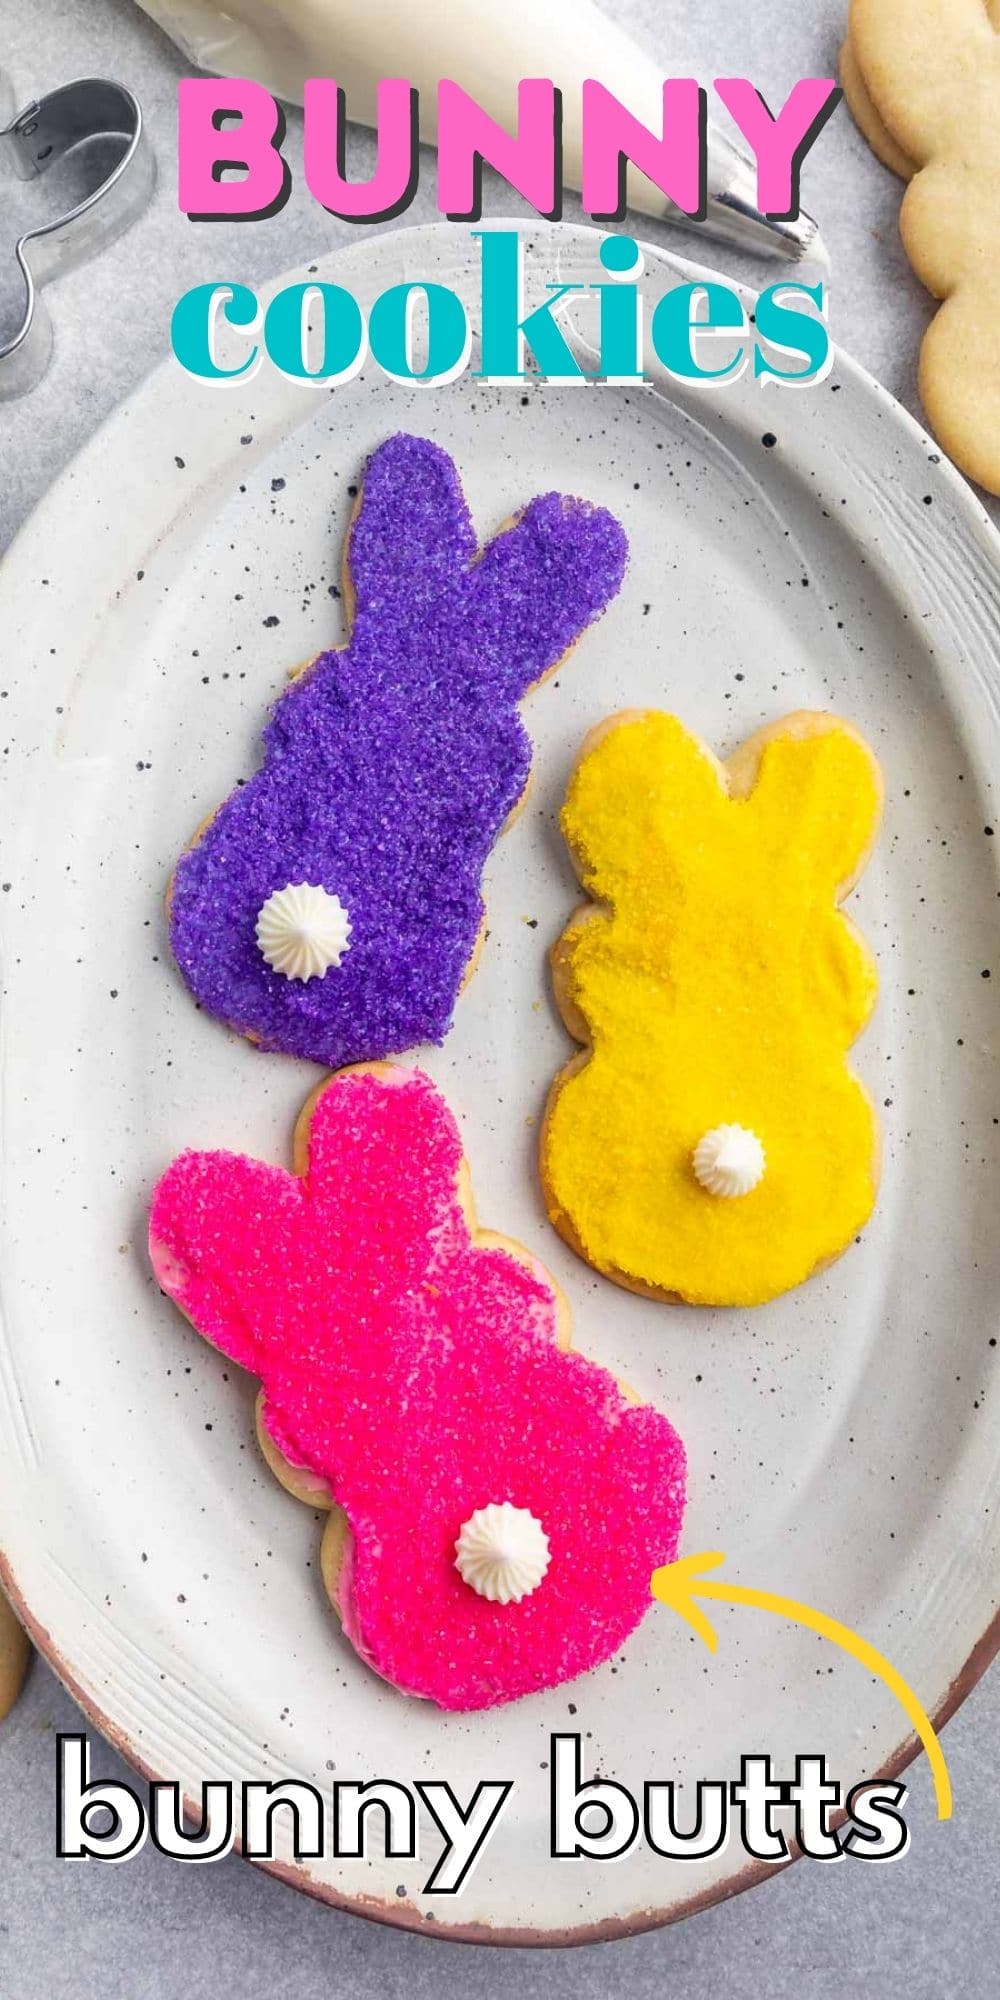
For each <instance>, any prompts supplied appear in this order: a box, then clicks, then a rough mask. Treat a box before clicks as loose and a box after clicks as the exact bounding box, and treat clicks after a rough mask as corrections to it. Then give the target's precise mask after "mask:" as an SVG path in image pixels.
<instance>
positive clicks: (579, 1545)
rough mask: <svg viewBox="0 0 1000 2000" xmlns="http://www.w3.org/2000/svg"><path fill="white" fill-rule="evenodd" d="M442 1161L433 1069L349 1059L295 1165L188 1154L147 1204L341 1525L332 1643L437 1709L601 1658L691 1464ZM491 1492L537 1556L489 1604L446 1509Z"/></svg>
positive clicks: (218, 1335)
mask: <svg viewBox="0 0 1000 2000" xmlns="http://www.w3.org/2000/svg"><path fill="white" fill-rule="evenodd" d="M461 1160H462V1155H461V1146H460V1142H459V1137H458V1132H457V1129H456V1126H455V1123H454V1120H453V1118H452V1116H451V1114H450V1112H449V1110H448V1108H447V1106H446V1105H445V1103H444V1101H443V1100H442V1098H441V1097H440V1096H439V1095H438V1094H437V1092H436V1091H435V1089H434V1087H433V1085H432V1084H431V1083H430V1081H429V1079H428V1078H427V1077H425V1076H422V1075H421V1074H420V1073H419V1072H414V1071H406V1070H399V1071H385V1070H382V1071H380V1072H377V1073H373V1072H372V1071H356V1072H347V1073H345V1074H342V1075H340V1076H336V1077H334V1078H333V1079H332V1080H331V1082H330V1083H329V1084H327V1085H326V1087H325V1088H324V1089H323V1091H322V1093H321V1095H320V1096H319V1098H318V1100H317V1102H316V1104H315V1107H314V1110H313V1115H312V1124H311V1129H310V1139H309V1162H308V1171H307V1173H306V1175H305V1176H304V1177H303V1178H299V1177H297V1176H296V1175H294V1174H290V1173H286V1172H284V1171H283V1170H282V1169H280V1168H276V1167H269V1166H265V1165H263V1164H261V1163H260V1162H259V1161H256V1160H250V1159H246V1158H243V1157H241V1156H239V1155H235V1154H231V1153H193V1152H188V1153H182V1154H181V1155H180V1157H179V1158H178V1159H177V1160H175V1161H174V1163H173V1165H172V1166H171V1167H170V1168H169V1169H168V1171H167V1173H166V1174H165V1175H164V1176H163V1179H162V1180H161V1181H160V1183H159V1186H158V1187H157V1189H156V1192H155V1195H154V1199H153V1205H152V1214H151V1221H150V1248H151V1254H152V1259H153V1265H154V1269H155V1271H156V1275H157V1277H158V1279H159V1282H160V1284H161V1286H162V1287H163V1289H164V1291H166V1292H168V1293H169V1294H170V1296H171V1297H173V1298H174V1299H176V1301H177V1303H178V1304H179V1305H180V1306H181V1307H182V1309H183V1310H184V1312H186V1313H187V1314H188V1316H189V1317H190V1319H191V1320H192V1321H193V1323H194V1325H195V1326H196V1327H197V1328H198V1329H199V1331H200V1332H201V1333H203V1334H204V1335H205V1336H206V1337H207V1339H209V1340H211V1341H212V1342H213V1343H214V1345H215V1346H217V1347H218V1348H220V1349H221V1351H222V1352H223V1353H224V1354H227V1355H229V1356H230V1358H231V1359H232V1360H233V1361H236V1362H238V1363H239V1364H240V1365H241V1366H242V1367H244V1368H248V1369H250V1370H251V1371H252V1372H253V1373H254V1374H255V1375H257V1376H259V1377H260V1379H261V1381H262V1383H263V1387H264V1393H265V1422H266V1425H267V1429H268V1431H269V1433H270V1435H271V1437H272V1438H273V1439H274V1441H275V1443H276V1444H277V1445H278V1447H279V1449H280V1450H281V1451H282V1452H283V1453H284V1454H285V1456H286V1457H287V1458H288V1459H290V1460H291V1461H292V1462H293V1463H294V1464H297V1465H301V1466H308V1467H309V1468H310V1469H311V1470H312V1471H313V1472H315V1473H317V1474H318V1475H319V1476H320V1477H322V1478H324V1479H326V1480H327V1481H328V1482H329V1485H330V1487H331V1489H332V1491H333V1493H334V1495H335V1498H336V1500H337V1502H338V1504H339V1506H340V1507H341V1508H342V1509H343V1511H344V1513H345V1515H346V1517H347V1521H348V1523H349V1526H350V1529H351V1536H352V1538H353V1549H352V1551H351V1554H350V1558H349V1560H348V1562H346V1563H345V1566H344V1569H343V1571H342V1575H341V1580H340V1598H341V1603H340V1606H339V1608H340V1609H341V1611H342V1614H343V1617H344V1626H345V1631H346V1632H347V1634H348V1637H350V1638H351V1639H352V1641H353V1643H354V1644H355V1645H356V1647H357V1649H358V1651H359V1652H360V1653H361V1655H362V1657H363V1658H365V1659H366V1660H367V1661H368V1662H369V1663H370V1664H371V1665H372V1666H373V1667H374V1668H375V1669H376V1670H377V1671H378V1672H379V1673H380V1674H382V1675H383V1676H384V1677H385V1679H386V1680H389V1681H391V1682H393V1683H394V1685H395V1686H396V1687H398V1688H402V1689H404V1690H405V1691H407V1692H409V1693H412V1694H419V1695H426V1696H428V1697H430V1699H432V1700H433V1701H436V1702H437V1703H439V1705H440V1706H441V1707H442V1708H447V1709H474V1708H485V1707H489V1706H490V1705H492V1704H493V1703H496V1702H501V1701H509V1700H511V1699H513V1698H514V1697H515V1696H517V1695H523V1694H529V1693H531V1692H532V1691H534V1690H537V1689H540V1688H545V1687H552V1686H555V1685H557V1684H558V1683H559V1682H562V1681H566V1680H569V1679H571V1678H572V1677H573V1676H574V1675H576V1674H579V1673H582V1672H584V1671H585V1670H586V1669H587V1668H589V1667H593V1666H596V1665H597V1664H598V1663H599V1662H600V1661H602V1660H606V1659H607V1658H608V1657H609V1656H610V1655H611V1654H613V1653H614V1652H616V1650H617V1649H618V1648H619V1647H620V1646H621V1645H622V1643H623V1641H624V1640H625V1639H626V1638H627V1637H628V1634H629V1633H630V1632H631V1631H632V1630H633V1629H634V1627H635V1626H636V1625H637V1624H638V1622H639V1620H640V1619H641V1617H642V1616H643V1613H644V1612H645V1611H646V1609H647V1608H648V1606H649V1604H650V1601H651V1600H650V1576H651V1574H652V1571H653V1569H654V1568H655V1567H656V1566H657V1565H658V1564H660V1563H665V1562H669V1561H671V1560H672V1558H673V1556H674V1554H675V1552H676V1548H677V1541H678V1535H679V1532H680V1525H681V1519H682V1514H683V1509H684V1474H685V1461H684V1450H683V1446H682V1444H681V1442H680V1439H679V1438H678V1436H677V1434H676V1432H675V1431H674V1430H673V1428H672V1426H671V1424H670V1423H669V1422H668V1421H667V1419H666V1417H664V1416H661V1415H660V1414H659V1413H658V1412H657V1411H656V1410H653V1409H650V1408H649V1407H647V1406H639V1405H635V1404H630V1403H628V1402H627V1401H626V1400H625V1398H624V1396H623V1395H622V1393H621V1391H620V1389H619V1388H618V1386H617V1384H616V1382H615V1381H614V1379H613V1377H612V1376H611V1375H609V1374H608V1373H607V1372H606V1370H604V1369H603V1368H600V1367H598V1366H597V1365H596V1364H595V1363H594V1362H592V1361H588V1360H587V1359H585V1357H584V1356H582V1355H580V1354H577V1353H575V1352H569V1353H567V1352H565V1351H563V1350H562V1349H560V1348H559V1347H558V1346H557V1344H556V1338H555V1336H556V1332H557V1306H556V1299H555V1296H554V1293H553V1289H552V1284H551V1281H550V1280H549V1278H548V1277H547V1275H546V1273H545V1271H544V1269H543V1268H542V1267H541V1266H540V1265H538V1264H531V1265H529V1264H528V1263H527V1262H521V1261H520V1260H519V1259H518V1258H516V1257H515V1256H513V1255H512V1254H511V1253H510V1252H509V1251H508V1250H506V1249H501V1248H498V1247H495V1246H487V1245H482V1244H478V1243H477V1242H475V1241H474V1240H470V1235H469V1226H468V1221H467V1218H466V1214H465V1211H464V1209H463V1207H462V1205H461V1202H460V1200H459V1198H458V1194H457V1183H458V1175H459V1170H460V1167H461ZM503 1500H508V1501H511V1502H512V1503H513V1504H514V1505H515V1506H517V1507H525V1508H528V1509H529V1510H530V1512H531V1513H532V1514H534V1515H535V1516H536V1517H537V1519H538V1520H539V1521H540V1522H541V1523H542V1526H543V1527H544V1529H545V1532H546V1534H547V1536H548V1539H549V1546H550V1551H551V1560H550V1563H549V1568H548V1570H547V1572H546V1574H545V1577H544V1579H543V1581H542V1582H541V1584H540V1585H539V1586H538V1588H537V1589H536V1590H535V1591H534V1592H533V1593H532V1594H531V1595H530V1596H528V1597H525V1598H523V1599H522V1600H521V1602H520V1603H519V1604H508V1605H501V1604H494V1603H490V1602H488V1601H487V1600H486V1599H484V1598H482V1597H480V1596H478V1595H477V1594H476V1593H475V1591H473V1590H472V1589H471V1588H470V1586H469V1585H468V1584H466V1583H465V1582H464V1581H463V1580H462V1578H461V1576H460V1575H459V1572H458V1570H457V1568H456V1566H455V1542H456V1539H457V1537H458V1533H459V1529H460V1528H461V1526H462V1523H463V1522H464V1521H465V1520H467V1519H468V1517H469V1515H470V1514H472V1513H474V1512H475V1511H476V1509H477V1508H480V1507H484V1506H486V1505H488V1504H489V1503H490V1502H491V1501H503Z"/></svg>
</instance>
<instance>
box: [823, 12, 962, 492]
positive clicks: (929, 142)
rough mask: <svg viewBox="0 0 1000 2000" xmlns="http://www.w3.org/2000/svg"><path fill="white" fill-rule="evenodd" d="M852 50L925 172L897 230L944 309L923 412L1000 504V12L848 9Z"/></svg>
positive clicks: (887, 120)
mask: <svg viewBox="0 0 1000 2000" xmlns="http://www.w3.org/2000/svg"><path fill="white" fill-rule="evenodd" d="M849 33H850V42H851V48H852V49H853V52H854V56H855V57H856V59H857V64H858V68H859V70H860V72H861V74H862V76H863V77H864V81H865V85H866V88H867V91H868V94H869V96H870V97H871V99H872V101H873V103H874V104H875V105H876V106H877V108H878V114H879V117H880V119H881V121H882V123H883V125H884V126H885V127H886V129H887V131H888V133H889V135H890V137H891V138H892V139H893V140H894V141H895V142H896V144H897V145H898V146H900V147H901V148H902V150H903V152H904V153H905V154H908V155H909V157H910V159H911V160H913V162H914V163H915V166H916V167H917V168H918V169H919V171H917V172H916V173H915V174H914V177H913V179H912V180H911V182H910V185H909V187H908V188H907V191H906V194H905V196H904V199H903V206H902V209H901V211H900V218H899V227H900V233H901V235H902V238H903V245H904V248H905V250H906V254H907V256H908V258H909V260H910V263H911V264H912V265H913V269H914V271H915V272H916V274H917V277H918V278H920V279H921V281H922V282H923V284H925V285H926V286H927V289H928V291H930V292H933V294H934V296H935V298H938V299H943V300H944V301H945V303H944V304H943V306H942V307H941V309H940V311H939V312H938V313H937V314H936V316H935V318H934V319H933V320H932V321H931V324H930V326H929V328H928V330H927V333H926V334H925V336H924V342H923V346H922V348H921V352H920V378H919V387H920V400H921V402H922V403H923V406H924V409H925V410H926V412H927V418H928V422H929V423H930V426H931V429H932V430H933V431H934V433H935V435H936V436H937V437H938V439H939V440H940V442H941V444H942V445H943V447H944V449H945V451H946V452H948V453H949V455H950V456H951V457H952V458H953V459H954V460H955V462H956V464H958V465H960V466H961V467H962V470H963V471H964V472H967V473H968V474H969V476H970V478H972V479H977V480H978V481H979V483H980V485H981V486H985V487H987V488H988V489H989V491H990V492H991V493H1000V276H998V272H1000V8H998V7H997V4H996V0H990V4H989V5H987V0H852V4H851V13H850V30H849Z"/></svg>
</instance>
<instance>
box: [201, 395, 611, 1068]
mask: <svg viewBox="0 0 1000 2000" xmlns="http://www.w3.org/2000/svg"><path fill="white" fill-rule="evenodd" d="M346 558H347V570H348V583H349V589H348V590H347V592H346V597H347V601H348V605H349V607H353V626H352V631H351V637H350V640H349V642H348V644H347V645H346V646H345V647H344V648H342V649H340V650H335V651H332V652H328V653H321V654H320V655H319V658H318V659H316V660H315V661H313V663H312V665H311V666H310V667H309V668H308V669H307V671H306V672H305V673H304V674H302V675H300V676H299V678H298V679H297V680H295V681H293V682H292V683H291V685H290V686H289V687H288V688H287V689H286V690H285V692H284V693H283V694H282V695H281V696H280V698H279V700H278V701H277V703H276V705H275V707H274V709H273V710H272V713H271V716H270V719H269V721H268V723H267V726H266V728H265V730H264V759H263V763H262V765H261V768H260V769H259V770H258V771H257V773H256V774H255V776H254V777H253V778H251V779H250V780H249V781H248V783H247V784H245V785H243V786H242V787H240V788H239V789H238V790H236V791H234V792H232V793H231V794H230V796H229V798H228V799H227V800H226V801H225V804H224V805H222V806H220V808H219V810H218V811H217V812H216V814H215V816H214V817H213V818H212V819H211V820H210V821H209V823H208V825H207V826H206V827H205V829H204V831H203V832H202V833H201V834H200V835H199V836H198V837H197V839H196V840H195V843H194V845H193V846H192V847H191V848H189V849H188V851H187V852H186V853H185V854H183V855H182V856H181V858H180V860H179V861H178V863H177V867H176V869H175V871H174V875H173V879H172V882H171V887H170V896H169V908H170V936H171V943H172V945H173V949H174V954H175V956H176V959H177V963H178V965H179V966H180V969H181V972H182V973H183V975H184V978H185V979H186V981H187V984H188V986H189V987H190V989H191V991H192V993H193V994H194V997H195V999H196V1000H197V1001H198V1002H199V1004H200V1005H201V1006H202V1007H204V1008H205V1009H206V1011H207V1012H208V1013H211V1014H215V1015H218V1016H219V1017H220V1018H221V1019H222V1020H224V1021H227V1022H229V1023H230V1025H231V1026H232V1027H234V1028H237V1029H238V1030H239V1032H240V1033H241V1034H244V1035H247V1036H249V1038H250V1039H251V1040H252V1041H254V1042H257V1043H259V1044H260V1046H261V1047H262V1048H267V1049H279V1050H282V1051H283V1052H284V1053H285V1054H287V1055H293V1056H303V1057H306V1058H308V1059H309V1060H311V1061H313V1062H318V1063H324V1064H326V1065H327V1066H328V1067H330V1068H332V1069H340V1068H342V1067H343V1066H344V1065H346V1064H348V1063H356V1062H361V1061H370V1060H373V1059H375V1058H378V1057H382V1056H386V1055H392V1054H398V1053H399V1052H400V1051H402V1050H404V1049H408V1048H410V1047H412V1046H413V1044H414V1043H417V1042H424V1041H430V1042H440V1041H442V1040H443V1038H444V1035H445V1034H446V1032H447V1029H448V1025H449V1022H450V1020H451V1015H452V1010H453V1008H454V1005H455V1000H456V997H457V995H458V993H459V990H460V988H461V986H462V982H463V979H464V977H465V975H466V973H467V972H468V970H469V969H470V964H471V961H472V959H473V956H474V953H475V949H476V944H477V940H478V937H479V933H480V930H481V928H482V923H483V901H482V895H481V891H480V880H481V876H482V871H483V867H484V864H485V862H486V858H487V855H488V854H489V852H490V849H491V847H492V846H493V843H494V841H495V839H496V837H497V835H498V833H499V832H500V830H501V828H502V826H503V824H504V822H505V820H506V819H507V817H508V815H509V814H510V813H511V811H512V810H513V808H514V806H515V805H516V804H517V801H518V800H519V798H520V796H521V794H522V792H523V791H524V788H525V785H526V783H527V780H528V773H529V769H530V764H531V745H530V742H529V739H528V736H527V734H526V732H525V729H524V726H523V724H522V722H521V718H520V715H519V713H518V703H519V701H520V700H521V698H522V696H523V695H524V694H526V693H527V690H528V689H529V688H530V687H531V686H532V685H533V684H534V683H535V682H536V681H538V680H540V679H541V677H542V676H543V675H544V674H546V673H548V672H549V671H550V669H551V668H552V667H555V666H556V665H557V664H558V663H559V661H560V660H561V659H562V658H563V656H564V654H565V653H566V652H567V651H568V650H569V648H570V647H571V646H572V644H573V642H574V640H575V639H577V638H578V637H579V635H580V633H581V632H583V631H585V630H586V628H587V626H588V625H590V624H591V623H592V621H593V620H594V619H595V618H596V617H597V616H598V614H599V613H600V612H601V611H603V610H604V608H605V606H606V605H607V604H608V603H609V602H610V600H611V598H613V597H614V596H615V594H616V592H617V591H618V589H619V586H620V584H621V581H622V576H623V573H624V569H625V562H626V558H627V544H626V540H625V535H624V532H623V530H622V528H621V527H620V526H619V524H618V522H617V521H616V520H615V519H614V517H613V516H612V515H611V514H609V513H607V512H606V511H605V510H604V509H603V508H600V507H592V506H589V505H587V504H586V503H585V502H584V501H582V500H574V499H569V498H567V497H566V496H565V495H563V494H560V493H546V494H543V495H542V496H541V497H540V498H539V499H537V500H532V502H531V503H530V505H529V506H528V507H526V508H525V510H524V512H523V513H522V514H521V515H520V516H519V517H518V518H517V520H516V521H515V522H514V523H513V524H512V525H510V526H508V527H506V528H504V529H502V530H501V532H500V533H499V534H498V535H497V536H495V538H494V540H493V541H492V542H490V543H489V544H488V546H487V547H486V548H485V549H484V550H483V552H482V554H480V553H479V551H478V550H477V547H476V539H475V535H474V533H473V529H472V523H471V521H470V519H469V512H468V508H467V507H466V504H465V500H464V498H463V495H462V489H461V486H460V484H459V480H458V474H457V472H456V470H455V467H454V465H453V464H452V461H451V459H450V458H449V457H448V456H447V453H445V452H444V451H442V450H441V449H440V448H439V447H438V446H437V445H433V444H430V443H429V442H428V441H427V439H425V438H417V437H407V436H403V435H400V436H398V437H392V438H389V439H388V440H387V442H386V443H385V444H383V445H380V446H379V448H378V449H377V450H376V451H374V452H373V453H372V456H371V458H370V459H369V461H368V465H367V469H366V473H365V479H364V487H363V490H362V496H361V500H360V503H359V507H358V512H357V514H356V517H355V520H354V522H353V525H352V527H351V529H350V531H349V535H348V543H347V551H346Z"/></svg>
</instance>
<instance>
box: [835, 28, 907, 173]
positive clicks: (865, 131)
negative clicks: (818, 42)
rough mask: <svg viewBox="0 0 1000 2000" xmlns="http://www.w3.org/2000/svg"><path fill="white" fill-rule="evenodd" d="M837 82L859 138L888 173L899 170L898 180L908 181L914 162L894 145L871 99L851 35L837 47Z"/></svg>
mask: <svg viewBox="0 0 1000 2000" xmlns="http://www.w3.org/2000/svg"><path fill="white" fill-rule="evenodd" d="M840 82H841V87H842V89H843V92H844V96H845V97H846V99H847V106H848V110H849V111H850V114H851V117H852V118H853V120H854V123H855V125H856V126H857V128H858V131H859V132H860V133H861V135H862V138H864V139H867V141H868V144H869V146H870V147H871V149H872V152H873V153H874V155H875V157H876V159H877V160H881V162H882V165H883V166H884V167H888V168H889V170H890V172H891V173H894V174H898V175H899V178H900V180H901V181H908V180H911V179H912V178H913V175H914V174H915V173H916V171H917V169H916V164H915V162H914V161H913V160H911V159H910V156H909V154H908V153H904V151H903V148H902V146H899V145H897V143H896V141H895V139H894V138H893V136H892V133H891V132H890V131H888V130H887V128H886V125H885V122H884V120H883V119H882V118H880V116H879V113H878V108H877V106H876V105H875V104H873V102H872V98H871V93H870V91H869V89H868V85H867V84H866V82H865V79H864V77H863V76H862V74H861V71H860V69H859V67H858V59H857V56H856V55H855V53H854V49H853V46H852V44H851V41H850V38H848V40H847V41H845V42H844V44H843V46H842V48H841V51H840Z"/></svg>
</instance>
